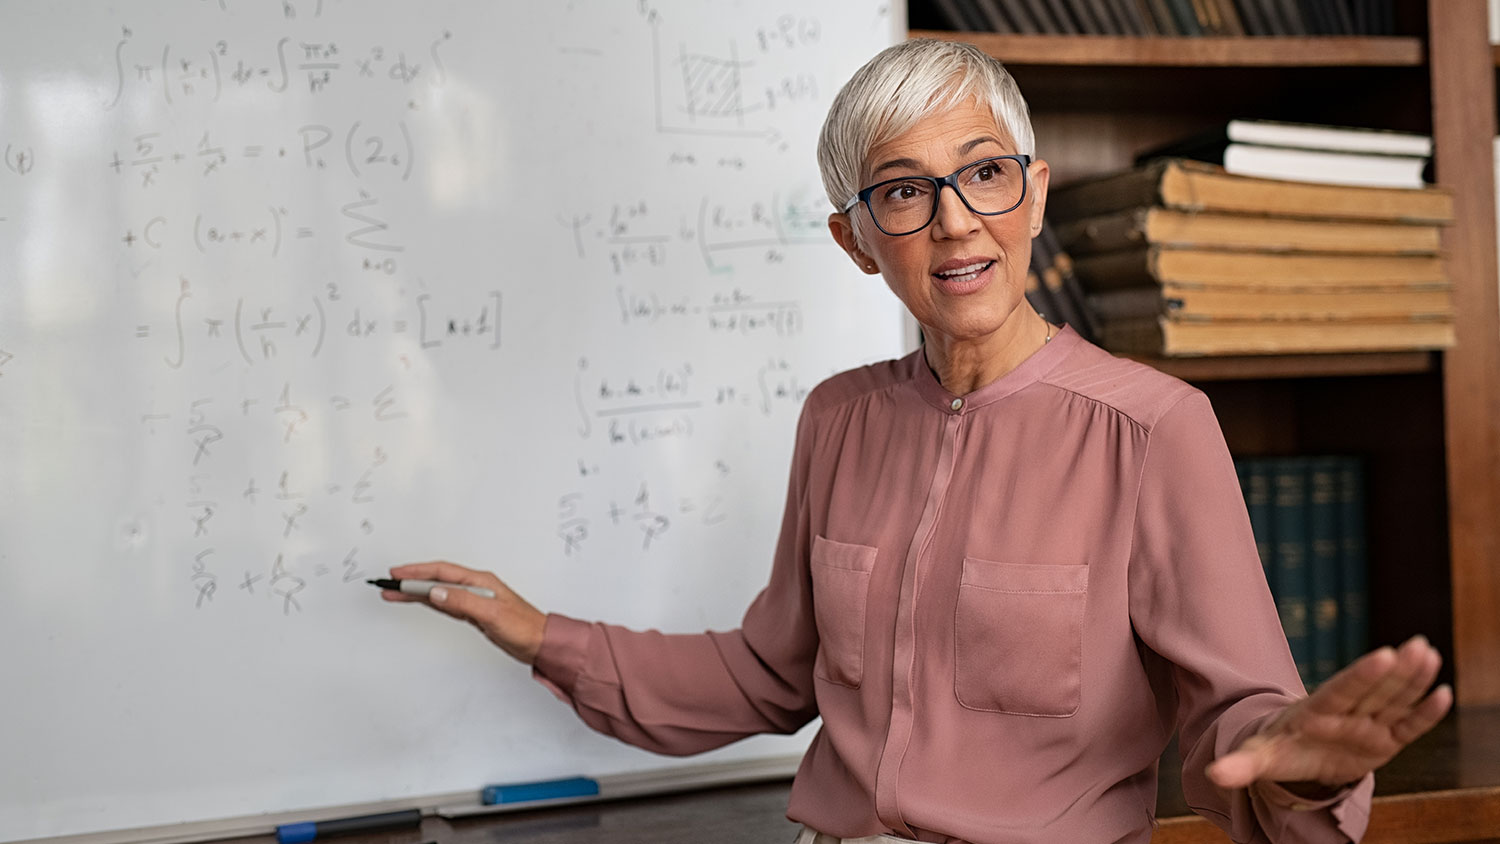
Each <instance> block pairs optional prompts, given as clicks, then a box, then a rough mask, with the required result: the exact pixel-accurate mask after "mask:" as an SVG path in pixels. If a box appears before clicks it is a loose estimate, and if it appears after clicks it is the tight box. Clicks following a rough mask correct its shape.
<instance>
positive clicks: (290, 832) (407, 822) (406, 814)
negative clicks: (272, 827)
mask: <svg viewBox="0 0 1500 844" xmlns="http://www.w3.org/2000/svg"><path fill="white" fill-rule="evenodd" d="M421 822H422V810H421V809H407V810H405V811H401V812H382V813H381V814H378V815H361V816H360V817H357V818H339V819H338V820H332V821H309V822H306V823H284V824H282V825H281V826H278V827H276V840H277V841H278V842H280V844H302V842H304V841H312V840H314V839H317V838H322V837H324V836H328V835H337V834H339V833H341V832H364V831H366V830H371V829H390V828H391V827H397V826H416V825H417V824H420V823H421Z"/></svg>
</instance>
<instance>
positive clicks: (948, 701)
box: [386, 41, 1452, 844]
mask: <svg viewBox="0 0 1500 844" xmlns="http://www.w3.org/2000/svg"><path fill="white" fill-rule="evenodd" d="M818 160H819V164H820V165H821V167H822V171H823V178H824V182H825V185H826V187H827V191H828V195H829V198H830V199H831V200H832V201H833V204H834V207H835V208H836V209H837V210H836V211H835V212H834V213H833V215H832V216H831V217H830V218H829V228H830V230H831V231H832V233H833V237H834V239H835V240H836V241H837V242H838V243H839V245H840V246H842V247H843V248H844V251H845V252H847V253H848V254H849V257H850V258H851V259H853V261H854V263H855V264H856V265H857V266H858V267H859V268H860V269H861V270H863V271H864V272H866V273H871V274H877V273H878V274H879V275H881V276H882V277H883V278H884V279H885V282H886V284H888V285H889V286H890V288H891V290H892V291H894V292H895V294H896V295H897V296H898V297H899V298H900V299H901V301H902V302H903V303H904V304H905V305H906V307H907V308H908V309H910V311H911V313H912V315H913V316H914V317H915V318H916V320H917V322H918V323H920V324H921V326H922V333H923V338H924V345H923V347H922V348H921V349H920V350H918V351H917V352H916V353H914V354H912V355H911V356H909V357H907V358H905V359H903V360H899V361H891V362H887V363H883V364H878V365H875V366H869V367H865V368H863V369H858V370H854V371H851V372H846V373H843V374H841V375H838V376H835V377H833V378H831V379H829V380H828V381H827V382H825V383H823V384H822V385H821V386H819V387H818V388H817V389H816V390H814V391H813V393H812V394H811V395H810V396H809V397H808V399H807V402H806V405H805V407H804V408H803V411H802V418H801V422H800V424H799V426H798V429H797V439H796V451H795V456H794V458H793V465H792V470H791V483H790V490H789V492H788V495H787V501H786V510H785V515H784V517H783V522H782V528H781V534H780V539H779V544H778V546H777V550H776V557H775V563H774V568H773V571H772V574H771V579H770V583H769V584H768V585H767V586H766V588H765V590H764V591H763V592H762V593H761V594H760V596H759V597H757V598H756V600H755V601H754V603H753V604H752V605H751V606H750V608H749V610H748V611H747V612H746V614H745V618H744V623H743V626H742V627H741V628H740V629H739V630H735V631H733V632H729V633H704V634H701V635H691V636H666V635H661V634H659V633H655V632H632V631H628V630H624V629H621V628H618V627H613V626H608V625H604V624H589V623H585V622H582V621H577V620H574V619H570V618H565V617H562V616H558V615H549V616H543V615H542V614H541V613H539V612H538V611H537V610H535V609H534V608H532V607H531V606H530V605H528V604H526V603H525V602H524V601H522V600H521V599H520V598H519V597H517V596H516V595H515V594H514V593H512V592H511V591H510V590H508V589H506V588H505V586H504V585H503V584H502V583H500V581H499V580H498V579H497V578H495V577H494V575H491V574H488V573H483V572H477V571H473V570H470V569H467V568H463V567H460V566H455V565H452V564H449V563H426V564H419V565H411V566H402V567H398V568H396V569H394V570H393V571H392V574H393V575H394V576H396V577H405V578H435V579H440V580H447V581H453V582H457V583H463V584H471V585H480V586H487V587H489V588H491V589H493V590H495V592H496V593H497V597H495V598H493V599H485V598H480V597H476V596H474V595H472V594H470V593H468V592H465V591H463V590H442V589H437V590H434V591H433V593H432V595H431V596H430V598H429V599H428V600H429V602H430V603H431V604H433V605H434V606H435V607H437V608H438V609H440V610H442V611H444V612H446V613H448V614H450V615H453V616H456V617H458V618H463V619H467V620H469V621H471V622H472V623H474V624H475V625H476V626H477V627H479V629H480V630H482V631H483V632H484V633H485V634H486V635H487V636H488V637H489V638H490V639H491V640H493V641H494V642H495V643H496V644H497V645H499V646H500V647H501V648H503V649H505V650H506V651H507V652H509V653H510V654H511V655H513V656H515V657H516V658H518V659H520V660H522V661H524V662H528V663H531V664H532V665H533V666H534V671H535V674H536V676H537V678H538V679H540V680H541V681H542V682H543V683H545V684H547V685H548V686H549V687H550V688H551V689H552V690H553V691H555V692H556V693H557V695H558V696H559V697H561V698H562V699H563V700H565V701H567V702H568V703H570V704H571V705H572V706H573V707H574V709H575V710H576V711H577V712H578V714H579V715H580V716H581V717H582V718H583V719H584V720H585V721H586V722H587V723H588V724H589V725H591V726H592V727H594V728H595V729H597V730H600V731H602V732H605V733H608V734H610V735H613V736H616V737H618V738H620V739H622V740H624V741H627V742H630V743H632V744H636V745H639V746H641V747H645V748H649V749H651V750H654V751H658V752H663V753H673V754H686V753H694V752H697V751H702V750H707V749H709V748H712V747H716V746H719V745H723V744H725V743H728V742H731V741H734V740H735V739H738V738H741V737H743V736H747V735H750V734H752V733H760V732H791V731H794V730H796V729H797V728H799V727H801V726H802V725H803V724H805V723H807V722H808V721H809V720H811V719H812V718H813V717H814V716H818V715H821V716H822V719H823V724H822V729H821V730H820V731H819V732H818V734H817V736H816V737H815V738H814V739H813V742H812V745H811V747H810V748H809V749H808V751H807V755H806V757H805V758H804V760H803V762H802V765H801V769H800V770H799V772H798V774H797V778H796V782H795V783H794V785H793V787H792V793H791V803H790V806H789V808H788V812H787V814H788V816H789V817H790V818H792V819H793V820H794V821H798V822H800V823H802V824H804V825H805V827H806V831H805V832H804V833H803V837H802V840H803V841H805V842H812V841H817V842H819V844H823V843H824V842H836V841H839V840H840V839H843V840H848V839H859V840H861V841H866V840H869V841H903V840H911V839H915V840H918V841H935V842H937V841H940V842H954V841H962V842H974V843H975V844H988V842H1009V843H1012V844H1013V843H1014V842H1059V841H1069V842H1072V841H1079V842H1082V841H1090V842H1093V841H1099V842H1104V841H1132V842H1145V841H1147V840H1149V838H1150V836H1151V826H1152V811H1153V807H1154V806H1155V797H1156V760H1157V758H1158V757H1159V756H1160V755H1161V753H1162V750H1163V748H1164V747H1165V746H1166V744H1167V741H1168V739H1169V738H1170V737H1171V735H1172V733H1173V731H1174V730H1176V731H1180V733H1181V746H1182V748H1183V753H1184V774H1183V787H1184V790H1185V792H1186V795H1187V799H1188V802H1189V803H1190V804H1191V805H1192V806H1193V807H1194V808H1195V809H1196V810H1197V811H1198V812H1200V813H1202V814H1204V815H1206V816H1207V817H1208V818H1209V819H1211V820H1212V821H1214V822H1215V823H1217V824H1219V825H1220V826H1221V827H1223V828H1225V829H1226V830H1227V831H1229V832H1230V834H1231V836H1232V837H1233V838H1234V839H1235V840H1238V841H1249V840H1257V841H1259V840H1282V841H1345V840H1351V839H1354V840H1357V839H1358V838H1359V837H1360V836H1361V835H1362V834H1363V831H1364V827H1365V823H1366V817H1367V812H1368V806H1369V799H1370V793H1371V790H1372V787H1373V778H1372V776H1371V771H1372V770H1373V769H1374V768H1376V767H1377V766H1379V765H1380V764H1383V763H1384V762H1385V761H1386V760H1388V759H1389V758H1390V757H1391V756H1393V755H1394V754H1395V753H1396V752H1397V751H1398V750H1399V749H1400V748H1401V747H1402V746H1404V745H1405V744H1406V743H1408V742H1410V741H1411V740H1412V739H1413V738H1415V737H1416V736H1418V735H1420V734H1421V733H1422V732H1424V731H1426V730H1427V729H1428V728H1430V727H1431V726H1432V724H1433V723H1435V722H1436V721H1437V720H1438V719H1439V718H1440V717H1441V716H1442V715H1443V714H1444V713H1445V712H1446V711H1447V709H1448V706H1449V705H1450V703H1451V698H1452V694H1451V691H1450V690H1448V689H1447V688H1439V689H1437V690H1436V691H1433V692H1431V693H1430V694H1429V693H1427V689H1428V687H1429V686H1430V685H1431V683H1432V682H1433V678H1434V676H1435V675H1436V672H1437V669H1438V663H1439V658H1438V655H1437V653H1436V652H1435V651H1434V650H1433V649H1432V648H1431V646H1430V645H1428V644H1427V643H1426V642H1425V641H1424V640H1422V639H1414V640H1412V641H1410V642H1408V643H1406V644H1405V645H1403V646H1402V647H1401V648H1400V649H1399V650H1393V649H1391V648H1382V649H1380V650H1378V651H1375V652H1373V653H1371V654H1368V655H1366V656H1365V657H1364V658H1362V659H1361V660H1360V661H1358V662H1357V663H1356V664H1354V665H1353V666H1351V667H1349V668H1348V669H1346V670H1345V671H1344V672H1343V673H1341V674H1340V675H1338V676H1337V677H1335V678H1334V679H1332V680H1330V681H1328V682H1327V683H1325V684H1324V685H1322V686H1321V687H1320V688H1319V689H1318V690H1317V692H1316V693H1315V694H1313V695H1312V696H1311V697H1308V696H1306V695H1305V693H1304V691H1303V689H1302V686H1301V683H1300V682H1299V680H1298V677H1297V673H1296V671H1295V669H1294V667H1293V664H1292V660H1291V657H1290V655H1289V653H1288V649H1287V644H1286V640H1285V638H1284V637H1283V634H1282V632H1281V627H1280V624H1279V622H1278V620H1277V616H1276V611H1275V608H1274V606H1273V603H1272V601H1271V597H1270V594H1269V592H1268V590H1267V588H1266V583H1265V580H1264V578H1263V576H1262V574H1261V568H1260V564H1259V561H1258V560H1257V557H1256V552H1255V545H1254V541H1253V539H1252V537H1251V533H1250V525H1249V521H1248V519H1247V518H1246V515H1245V507H1244V503H1243V500H1242V499H1241V497H1240V492H1239V487H1238V484H1237V482H1236V479H1235V474H1234V469H1233V466H1232V464H1231V461H1230V458H1229V454H1228V452H1227V450H1226V448H1225V446H1224V442H1223V438H1222V436H1221V434H1220V433H1219V429H1218V425H1217V422H1216V421H1215V419H1214V416H1213V412H1212V411H1211V409H1210V408H1209V403H1208V401H1207V399H1206V398H1205V397H1204V396H1203V394H1202V393H1200V392H1199V391H1197V390H1196V389H1194V388H1192V387H1190V386H1188V385H1186V384H1184V383H1182V382H1180V381H1177V380H1175V379H1172V378H1170V377H1167V376H1165V375H1162V374H1160V373H1158V372H1156V371H1155V370H1152V369H1150V368H1148V367H1145V366H1142V365H1139V364H1136V363H1132V362H1129V361H1125V360H1121V359H1118V358H1115V357H1112V356H1110V355H1109V354H1107V353H1105V352H1103V351H1101V350H1100V349H1098V348H1095V347H1094V346H1092V345H1090V344H1088V343H1087V342H1085V341H1084V340H1083V339H1082V338H1081V337H1079V336H1078V335H1077V334H1076V333H1074V332H1073V331H1071V330H1070V329H1068V328H1062V329H1058V328H1057V327H1055V326H1053V325H1051V324H1049V323H1048V322H1047V321H1046V320H1044V319H1043V318H1042V317H1041V316H1039V315H1038V314H1037V313H1036V312H1035V311H1033V310H1032V309H1031V307H1030V306H1029V305H1028V304H1027V302H1026V300H1025V298H1024V296H1023V295H1022V294H1023V289H1024V285H1025V278H1026V269H1027V264H1028V261H1029V257H1030V250H1031V238H1032V237H1033V236H1035V235H1036V234H1037V232H1038V231H1039V230H1040V227H1041V225H1042V211H1043V207H1044V204H1045V201H1046V196H1047V182H1048V168H1047V164H1046V162H1043V161H1041V160H1039V159H1037V158H1035V151H1034V148H1033V141H1032V132H1031V126H1030V120H1029V117H1028V114H1027V109H1026V104H1025V102H1024V101H1023V100H1022V98H1021V95H1020V92H1019V91H1017V89H1016V86H1015V83H1014V81H1013V80H1012V79H1011V77H1010V75H1009V74H1008V73H1006V71H1005V70H1004V69H1003V68H1002V67H1001V66H1000V64H999V63H998V62H996V61H994V60H993V59H990V58H989V57H987V56H985V55H984V54H983V53H981V52H980V51H978V50H975V49H973V48H971V47H968V46H965V45H961V44H953V43H946V42H936V41H911V42H907V43H904V44H901V45H898V46H896V47H893V48H891V49H889V50H886V51H884V52H882V53H881V54H879V55H878V56H876V57H875V59H873V60H872V61H871V62H870V63H869V64H867V65H866V66H865V67H864V68H862V69H861V70H860V71H859V72H858V73H856V74H855V76H854V78H853V79H852V80H850V82H849V83H848V85H847V86H845V88H844V89H843V91H841V92H840V94H839V95H838V97H837V99H836V100H835V101H834V104H833V106H832V108H831V110H830V113H829V115H828V119H827V123H826V124H825V126H824V130H823V135H822V139H821V141H820V145H819V151H818ZM386 597H387V598H388V599H390V600H410V599H409V598H406V597H404V596H400V595H397V594H395V593H389V592H388V593H386Z"/></svg>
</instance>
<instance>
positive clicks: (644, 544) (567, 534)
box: [556, 461, 734, 557]
mask: <svg viewBox="0 0 1500 844" xmlns="http://www.w3.org/2000/svg"><path fill="white" fill-rule="evenodd" d="M715 469H716V473H717V477H718V480H719V481H720V482H722V481H723V480H724V479H726V478H728V477H729V475H730V470H729V466H728V465H727V464H726V463H724V462H723V461H717V462H716V463H715ZM584 474H585V475H587V474H588V472H587V470H585V472H584ZM605 486H606V487H611V488H606V489H597V488H587V489H582V490H579V489H574V490H569V491H567V492H565V493H563V494H562V495H560V496H558V498H557V526H556V538H557V540H558V541H559V543H560V548H561V550H562V553H563V556H564V557H574V556H579V555H581V554H583V553H584V552H585V551H586V550H587V548H588V546H589V545H590V544H591V543H597V542H605V543H606V544H607V545H618V543H619V542H620V541H622V537H623V541H627V542H638V543H639V547H640V549H641V550H642V551H650V550H652V548H653V547H655V546H656V545H658V544H659V543H660V542H661V540H662V539H663V538H665V537H667V536H668V534H670V533H671V531H672V529H673V527H674V526H677V527H678V529H679V530H680V529H681V527H682V525H684V524H693V525H696V526H699V527H707V528H712V527H714V526H717V525H721V524H723V523H725V522H726V521H729V519H730V518H731V516H732V514H733V509H734V508H733V506H732V503H731V501H730V499H729V497H728V496H727V494H726V492H725V491H724V490H723V489H722V487H721V486H720V485H715V487H716V488H711V489H709V490H707V491H695V492H693V493H691V494H686V495H684V494H680V493H679V494H677V495H675V496H666V495H661V494H657V495H656V497H655V498H653V493H652V484H651V482H650V481H648V480H645V479H642V480H640V481H639V482H637V483H635V484H633V485H631V486H629V487H623V486H621V485H619V484H606V485H605Z"/></svg>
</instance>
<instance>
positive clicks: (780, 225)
mask: <svg viewBox="0 0 1500 844" xmlns="http://www.w3.org/2000/svg"><path fill="white" fill-rule="evenodd" d="M826 205H827V200H826V199H825V198H823V197H822V195H821V194H819V193H817V192H816V191H814V190H813V189H811V188H803V189H797V190H792V191H787V192H775V193H772V194H770V195H769V196H766V197H763V198H754V199H741V200H738V201H726V200H724V199H722V198H719V197H712V196H704V197H702V198H701V199H700V200H699V202H698V203H697V208H696V213H694V214H692V215H691V216H689V214H688V213H685V212H684V211H682V210H681V209H680V207H679V208H672V207H668V208H666V209H663V208H661V207H660V206H658V205H657V204H655V203H652V202H649V201H646V200H632V201H629V202H624V203H615V204H614V205H611V206H610V207H609V208H608V209H599V210H598V211H590V210H582V211H574V212H572V213H570V214H566V215H559V216H558V217H557V223H558V225H560V226H562V227H563V228H564V229H566V230H567V231H568V232H569V234H570V235H571V238H572V242H573V247H574V253H575V255H576V257H577V258H579V259H581V260H593V259H602V260H603V262H604V265H605V266H607V268H608V269H609V271H610V272H611V273H612V274H614V275H616V276H624V275H632V274H639V273H642V272H645V273H650V272H651V271H663V270H665V269H667V268H668V267H670V265H671V263H672V255H673V254H674V253H675V252H676V251H678V250H679V249H681V250H685V251H687V252H689V254H694V253H696V255H697V257H698V258H699V259H700V260H701V261H702V262H703V265H704V266H705V267H706V268H707V269H708V270H709V271H710V272H715V273H718V272H724V271H726V270H727V269H729V267H728V266H727V265H726V264H725V263H724V262H723V260H722V258H721V257H720V256H719V253H723V252H727V251H733V250H745V249H753V250H758V251H759V252H760V253H761V256H762V260H763V262H764V263H765V264H771V265H775V264H781V263H783V262H785V260H786V253H785V250H786V248H787V247H792V246H806V245H818V246H827V230H826V229H827V222H826V221H827V216H828V215H827V208H826V207H825V206H826Z"/></svg>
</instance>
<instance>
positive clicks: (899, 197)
mask: <svg viewBox="0 0 1500 844" xmlns="http://www.w3.org/2000/svg"><path fill="white" fill-rule="evenodd" d="M1023 169H1024V168H1023V166H1022V164H1021V162H1019V161H1017V160H1015V159H1014V158H990V159H986V160H984V161H976V162H974V163H973V164H970V165H969V166H967V167H965V168H964V169H962V170H960V171H959V172H958V173H957V174H956V175H955V177H954V182H955V184H956V185H957V187H958V190H959V192H960V194H962V196H963V198H964V199H965V200H967V201H968V203H969V207H971V208H973V209H974V210H975V211H976V212H978V213H980V214H999V213H1002V212H1004V211H1009V210H1011V209H1012V208H1014V207H1015V206H1016V205H1017V203H1019V202H1020V201H1021V192H1022V190H1023V189H1024V186H1025V181H1024V178H1025V174H1024V172H1023ZM940 193H941V190H940V185H939V184H938V181H937V180H936V179H930V178H922V177H913V178H908V179H895V180H892V181H889V182H884V183H882V184H880V185H878V186H877V187H876V189H875V190H874V191H873V192H872V193H871V194H870V203H869V204H870V212H871V213H872V214H873V215H874V216H875V222H876V223H877V224H879V226H880V227H881V228H882V229H884V230H885V231H886V232H887V233H888V234H910V233H911V232H914V231H916V230H918V229H921V228H923V227H924V226H926V225H927V223H928V222H929V221H931V220H932V218H933V216H934V214H936V212H937V203H938V195H939V194H940Z"/></svg>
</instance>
